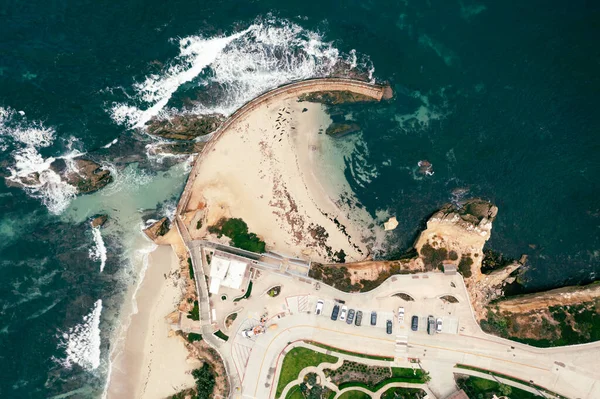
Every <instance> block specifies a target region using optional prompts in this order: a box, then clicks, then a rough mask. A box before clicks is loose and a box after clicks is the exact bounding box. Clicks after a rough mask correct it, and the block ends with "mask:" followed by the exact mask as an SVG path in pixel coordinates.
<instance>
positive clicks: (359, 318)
mask: <svg viewBox="0 0 600 399" xmlns="http://www.w3.org/2000/svg"><path fill="white" fill-rule="evenodd" d="M361 323H362V311H360V310H359V311H357V312H356V319H355V320H354V325H356V326H360V324H361Z"/></svg>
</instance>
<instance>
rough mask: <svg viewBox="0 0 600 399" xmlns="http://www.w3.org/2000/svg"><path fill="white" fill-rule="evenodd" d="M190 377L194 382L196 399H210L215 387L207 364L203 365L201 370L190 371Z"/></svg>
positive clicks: (213, 376)
mask: <svg viewBox="0 0 600 399" xmlns="http://www.w3.org/2000/svg"><path fill="white" fill-rule="evenodd" d="M192 376H193V377H194V379H195V380H196V393H197V395H198V396H197V398H198V399H208V398H210V397H212V393H213V389H214V387H215V375H214V372H213V371H212V369H211V367H210V366H209V365H208V363H206V362H205V363H204V364H203V365H202V367H201V368H199V369H195V370H193V371H192Z"/></svg>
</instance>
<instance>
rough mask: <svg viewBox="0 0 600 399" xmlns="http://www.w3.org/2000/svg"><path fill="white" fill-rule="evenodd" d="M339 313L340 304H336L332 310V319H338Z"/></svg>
mask: <svg viewBox="0 0 600 399" xmlns="http://www.w3.org/2000/svg"><path fill="white" fill-rule="evenodd" d="M339 314H340V305H338V304H335V306H334V307H333V311H332V312H331V320H333V321H336V320H337V318H338V315H339Z"/></svg>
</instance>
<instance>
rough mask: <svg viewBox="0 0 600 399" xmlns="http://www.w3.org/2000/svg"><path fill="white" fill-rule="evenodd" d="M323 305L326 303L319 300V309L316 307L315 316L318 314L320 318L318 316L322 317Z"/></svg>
mask: <svg viewBox="0 0 600 399" xmlns="http://www.w3.org/2000/svg"><path fill="white" fill-rule="evenodd" d="M323 304H324V302H323V300H322V299H319V300H318V301H317V307H316V309H315V314H316V315H317V316H318V315H320V314H321V313H322V312H323Z"/></svg>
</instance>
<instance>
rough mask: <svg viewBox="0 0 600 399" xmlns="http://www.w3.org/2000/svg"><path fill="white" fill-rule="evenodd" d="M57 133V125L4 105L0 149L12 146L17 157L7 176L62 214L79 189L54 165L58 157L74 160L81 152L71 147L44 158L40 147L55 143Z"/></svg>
mask: <svg viewBox="0 0 600 399" xmlns="http://www.w3.org/2000/svg"><path fill="white" fill-rule="evenodd" d="M55 135H56V132H55V131H54V129H52V128H48V127H45V126H44V125H43V124H42V123H41V122H38V121H29V120H27V118H25V117H24V116H23V115H22V114H20V113H18V112H15V111H14V110H12V109H10V108H7V109H5V108H0V149H2V150H3V151H6V150H8V149H9V148H12V152H11V154H12V156H13V159H14V164H13V165H12V166H8V168H7V169H8V171H9V173H10V175H9V176H8V177H7V178H6V179H7V180H9V181H12V182H14V183H17V184H19V185H20V186H22V187H23V188H24V190H25V191H26V192H27V193H28V194H29V195H30V196H32V197H34V198H39V199H40V200H41V201H42V203H43V204H44V205H45V206H46V207H47V208H48V210H49V211H50V212H52V213H55V214H58V213H61V212H62V211H63V210H64V209H65V208H66V207H67V206H68V205H69V203H70V202H71V200H72V199H73V198H74V197H75V195H76V194H77V189H76V188H75V187H73V186H71V185H69V184H68V183H66V182H64V181H63V180H62V179H61V178H60V176H59V175H58V174H57V173H56V172H55V171H53V170H52V169H50V165H51V164H52V162H54V161H55V160H56V159H58V158H63V159H65V160H70V159H73V158H74V157H76V156H80V155H81V153H80V152H79V151H77V150H71V151H70V152H69V153H68V154H66V155H63V156H59V157H48V158H44V157H43V156H42V154H41V153H40V149H41V148H45V147H49V146H50V145H52V143H53V142H54V139H55ZM68 164H69V162H67V165H68Z"/></svg>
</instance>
